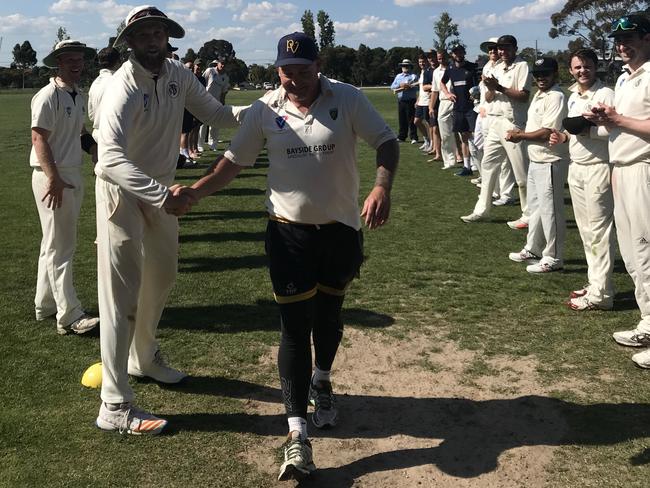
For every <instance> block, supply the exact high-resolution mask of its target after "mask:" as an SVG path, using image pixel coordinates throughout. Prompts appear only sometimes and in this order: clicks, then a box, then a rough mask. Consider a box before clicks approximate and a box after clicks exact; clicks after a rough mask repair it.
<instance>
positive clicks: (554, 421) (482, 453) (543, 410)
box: [165, 378, 650, 487]
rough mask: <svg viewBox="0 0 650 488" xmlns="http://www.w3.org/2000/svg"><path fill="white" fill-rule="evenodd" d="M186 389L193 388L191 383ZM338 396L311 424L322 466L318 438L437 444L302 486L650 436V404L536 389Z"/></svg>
mask: <svg viewBox="0 0 650 488" xmlns="http://www.w3.org/2000/svg"><path fill="white" fill-rule="evenodd" d="M197 380H199V384H202V386H201V387H205V386H206V384H205V382H206V381H207V382H211V385H209V386H210V387H214V388H215V389H216V391H215V392H214V393H213V394H217V395H223V396H229V397H235V398H241V399H246V400H248V399H255V400H259V401H264V402H277V403H280V391H279V390H278V389H275V388H270V387H266V386H259V385H255V384H252V383H247V382H244V381H237V380H227V379H223V378H213V379H206V378H204V379H197ZM186 387H187V388H189V389H190V390H191V388H192V384H191V383H188V384H187V385H186ZM197 393H198V392H197ZM338 400H339V405H340V409H341V412H342V416H341V420H340V423H339V424H338V425H337V427H336V428H334V429H332V430H327V431H317V430H316V429H314V430H312V435H313V438H314V439H316V440H315V441H314V452H315V454H314V458H315V461H316V463H317V464H318V440H317V439H318V438H333V439H386V438H388V437H391V436H396V435H404V436H411V437H415V438H430V439H432V442H431V444H432V445H431V447H423V448H414V449H400V450H391V451H386V452H377V453H374V454H371V455H369V456H366V457H363V458H359V459H356V460H354V461H352V462H350V463H349V464H346V465H343V466H339V467H333V468H327V469H321V470H318V471H317V472H316V473H315V474H314V476H313V477H311V478H310V479H309V480H307V481H306V482H303V484H302V485H301V486H314V487H321V486H322V487H331V486H336V487H352V486H354V485H355V480H357V479H358V478H360V477H362V476H364V475H366V474H368V473H374V472H380V471H390V470H400V469H406V468H410V467H415V466H423V465H428V464H433V465H435V466H436V467H437V468H438V469H440V470H441V471H442V472H444V473H446V474H448V475H451V476H455V477H459V478H466V479H467V478H475V477H477V476H480V475H482V474H485V473H489V472H491V471H494V470H495V469H496V468H497V466H498V460H499V457H500V456H501V455H502V454H503V453H505V452H506V451H508V450H510V449H515V448H518V447H522V446H563V445H571V446H575V445H578V446H580V445H588V446H590V445H613V444H617V443H620V442H624V441H628V440H631V439H639V438H644V437H648V436H650V424H648V422H647V421H646V417H647V413H648V411H650V405H648V404H635V403H601V404H591V405H583V404H578V403H572V402H566V401H563V400H558V399H555V398H549V397H543V396H537V395H531V396H523V397H518V398H512V399H498V400H484V401H475V400H468V399H463V398H412V397H381V396H368V395H339V396H338ZM281 409H282V407H281V405H278V410H279V411H281ZM165 418H166V419H168V420H169V422H170V426H172V428H173V429H174V430H172V431H171V432H170V433H174V432H180V431H214V432H220V431H230V432H248V433H253V434H256V435H260V436H277V437H281V436H284V435H285V434H286V420H285V418H284V415H283V414H277V415H258V414H244V413H237V414H208V413H197V414H178V415H165ZM353 456H354V453H351V457H353ZM649 458H650V454H648V450H646V451H644V452H642V453H640V454H639V455H637V456H635V457H634V458H632V459H631V460H630V464H647V463H648V461H649Z"/></svg>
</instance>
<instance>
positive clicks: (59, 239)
mask: <svg viewBox="0 0 650 488" xmlns="http://www.w3.org/2000/svg"><path fill="white" fill-rule="evenodd" d="M94 56H95V50H94V49H91V48H89V47H87V46H86V45H85V44H83V43H81V42H79V41H73V40H66V41H61V42H59V43H58V44H57V45H56V46H55V48H54V50H53V51H52V52H51V53H50V54H49V55H48V56H47V57H46V58H45V59H44V60H43V64H45V66H49V67H51V68H58V71H57V75H56V76H55V77H53V78H50V82H49V83H48V84H47V85H46V86H45V87H43V88H42V89H41V90H39V92H38V93H37V94H36V95H34V98H32V103H31V130H32V149H31V153H30V156H29V165H30V166H31V167H32V168H33V172H32V191H33V192H34V200H35V201H36V208H37V210H38V216H39V219H40V222H41V230H42V232H43V238H42V240H41V249H40V254H39V258H38V276H37V280H36V297H35V299H34V306H35V312H36V320H39V321H40V320H45V319H46V318H48V317H52V316H56V330H57V333H58V334H60V335H64V334H69V333H72V334H83V333H85V332H88V331H89V330H92V329H93V328H94V327H96V326H97V324H98V323H99V319H98V318H96V317H91V316H89V315H87V314H86V312H85V311H84V309H83V307H82V306H81V302H80V301H79V299H78V298H77V292H76V290H75V287H74V284H73V278H72V261H73V258H74V252H75V248H76V246H77V220H78V219H79V212H80V210H81V202H82V199H83V193H84V185H83V175H82V174H81V165H82V163H83V160H82V156H81V151H82V149H83V150H85V151H86V152H88V153H90V152H91V151H95V154H96V150H97V146H96V144H95V141H94V140H93V138H92V137H91V136H90V134H87V133H86V129H85V128H84V121H85V118H86V99H85V96H84V94H83V93H82V92H81V90H80V89H79V87H78V86H77V83H78V82H79V80H80V79H81V73H82V71H83V68H84V59H92V58H94Z"/></svg>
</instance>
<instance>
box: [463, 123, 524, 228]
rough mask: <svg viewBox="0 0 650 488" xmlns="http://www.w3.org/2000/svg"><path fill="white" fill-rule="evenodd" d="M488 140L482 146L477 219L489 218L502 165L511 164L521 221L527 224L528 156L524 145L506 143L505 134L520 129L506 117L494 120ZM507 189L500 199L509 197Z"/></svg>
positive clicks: (475, 208)
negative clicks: (479, 217)
mask: <svg viewBox="0 0 650 488" xmlns="http://www.w3.org/2000/svg"><path fill="white" fill-rule="evenodd" d="M491 117H492V120H490V125H489V128H488V132H487V136H486V137H485V142H484V144H483V160H482V161H481V193H480V194H479V197H478V201H477V202H476V205H475V206H474V212H473V213H475V214H477V215H481V216H486V215H488V214H489V213H490V208H491V207H492V192H493V191H494V188H495V185H496V182H497V179H498V178H499V177H500V174H501V165H502V164H503V163H504V161H509V163H510V165H511V167H512V170H513V172H514V175H515V180H516V182H517V185H518V186H519V204H520V205H521V217H520V218H521V220H523V221H524V222H528V217H529V215H530V212H529V211H528V205H527V199H526V194H527V193H526V180H527V177H528V155H527V154H526V150H525V147H524V144H522V143H517V144H515V143H513V142H509V141H506V133H507V132H508V131H509V130H514V129H517V126H515V125H514V124H513V123H512V122H510V121H509V120H508V119H506V118H505V117H495V116H491ZM504 191H507V188H503V187H502V188H501V196H504V195H505V196H508V195H507V194H505V193H504Z"/></svg>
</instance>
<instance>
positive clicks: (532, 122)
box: [526, 85, 568, 163]
mask: <svg viewBox="0 0 650 488" xmlns="http://www.w3.org/2000/svg"><path fill="white" fill-rule="evenodd" d="M566 114H567V108H566V103H565V97H564V93H563V92H562V90H561V89H560V87H559V86H558V85H555V86H553V87H552V88H551V89H550V90H548V91H546V92H543V91H541V90H538V91H537V93H535V95H534V96H533V100H532V101H531V102H530V107H529V108H528V121H527V122H526V132H535V131H536V130H539V129H542V128H543V129H555V130H562V119H564V118H565V117H566ZM527 143H528V157H529V158H530V160H531V161H533V162H535V163H553V162H555V161H559V160H560V159H567V157H568V150H567V147H566V144H555V145H554V146H549V145H548V142H541V141H527Z"/></svg>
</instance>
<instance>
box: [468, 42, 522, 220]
mask: <svg viewBox="0 0 650 488" xmlns="http://www.w3.org/2000/svg"><path fill="white" fill-rule="evenodd" d="M497 49H498V51H499V55H500V56H501V63H499V64H498V65H497V66H496V69H495V72H494V74H493V76H492V77H486V78H484V79H483V83H484V84H485V86H486V88H487V92H486V94H485V100H486V101H487V102H490V105H489V111H488V115H489V116H491V117H492V120H491V121H490V126H489V129H488V133H487V136H486V138H485V142H484V146H483V160H482V161H481V193H480V195H479V197H478V201H477V202H476V205H475V206H474V210H473V212H472V213H471V214H469V215H463V216H462V217H461V220H462V221H463V222H468V223H469V222H478V221H481V220H484V219H485V218H486V217H487V215H488V214H489V212H490V207H491V206H492V192H493V191H494V187H495V184H496V180H497V179H498V178H499V175H500V172H501V164H502V162H503V161H504V159H506V158H507V159H508V161H509V162H510V164H511V166H512V170H513V172H514V174H515V179H516V181H517V185H518V186H519V204H520V205H521V217H520V218H519V219H517V220H514V221H511V222H508V226H509V227H511V228H513V229H526V228H527V227H528V217H529V212H528V205H527V199H526V179H527V176H528V157H527V155H526V154H525V149H524V148H523V147H522V145H521V144H514V143H512V142H511V141H508V140H507V139H506V134H507V133H508V131H510V130H515V129H519V130H521V129H523V128H524V126H525V125H526V107H527V102H528V98H529V95H530V88H531V82H532V80H531V77H530V73H529V69H528V63H526V61H524V60H522V59H521V58H519V57H516V53H517V40H516V39H515V38H514V37H513V36H511V35H504V36H501V37H499V39H498V40H497Z"/></svg>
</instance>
